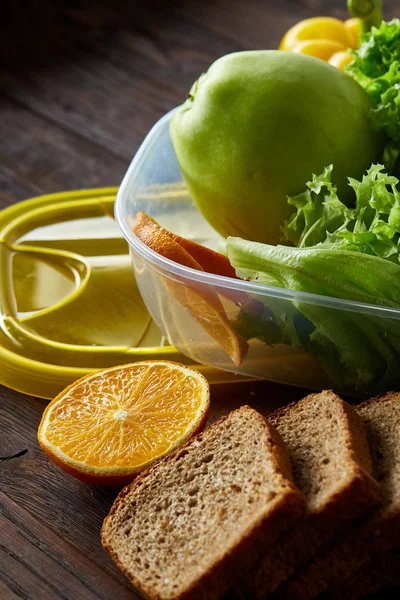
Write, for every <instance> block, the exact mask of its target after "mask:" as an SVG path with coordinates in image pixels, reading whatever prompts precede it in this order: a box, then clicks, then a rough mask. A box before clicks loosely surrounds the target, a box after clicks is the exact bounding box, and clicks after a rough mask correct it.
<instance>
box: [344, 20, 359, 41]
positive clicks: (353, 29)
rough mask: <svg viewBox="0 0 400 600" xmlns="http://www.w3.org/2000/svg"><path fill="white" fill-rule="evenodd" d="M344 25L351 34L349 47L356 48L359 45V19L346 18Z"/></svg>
mask: <svg viewBox="0 0 400 600" xmlns="http://www.w3.org/2000/svg"><path fill="white" fill-rule="evenodd" d="M344 26H345V27H346V29H347V31H348V32H349V33H350V35H351V39H352V43H351V44H350V46H349V48H358V47H359V45H360V37H359V36H360V19H356V18H354V19H347V21H345V22H344Z"/></svg>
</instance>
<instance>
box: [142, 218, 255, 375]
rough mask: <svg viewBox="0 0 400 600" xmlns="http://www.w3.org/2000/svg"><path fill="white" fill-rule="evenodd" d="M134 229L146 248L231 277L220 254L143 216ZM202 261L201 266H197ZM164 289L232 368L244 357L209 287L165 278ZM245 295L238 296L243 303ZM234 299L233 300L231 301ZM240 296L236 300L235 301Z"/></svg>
mask: <svg viewBox="0 0 400 600" xmlns="http://www.w3.org/2000/svg"><path fill="white" fill-rule="evenodd" d="M136 217H137V223H136V225H135V226H134V227H133V231H134V233H135V234H136V235H137V237H138V238H139V239H140V240H141V241H142V242H143V243H145V244H146V246H148V247H149V248H151V249H152V250H154V251H155V252H157V253H158V254H161V255H162V256H164V257H165V258H169V259H170V260H173V261H174V262H177V263H179V264H181V265H184V266H185V267H189V268H191V269H195V270H197V271H205V270H206V268H207V269H208V272H210V273H214V274H217V275H224V276H228V277H230V276H232V272H233V274H234V271H233V268H232V266H231V264H230V263H229V260H228V258H227V257H226V256H224V255H223V254H219V253H218V252H214V251H213V250H210V249H209V248H205V247H204V246H201V245H200V244H197V243H196V242H192V241H190V240H185V239H184V238H181V237H180V236H177V235H175V234H173V233H171V232H170V231H168V230H167V229H164V228H163V227H161V226H160V225H159V224H158V223H157V222H156V221H154V220H153V219H152V218H151V217H149V216H148V215H146V214H145V213H144V212H140V213H138V214H137V215H136ZM200 261H201V262H200ZM164 283H165V286H166V287H167V288H168V290H169V292H170V293H171V295H172V296H173V297H174V298H175V300H176V301H177V302H179V304H180V305H181V306H183V307H184V308H185V309H186V310H188V311H190V313H191V315H192V316H193V318H194V319H195V320H196V321H197V322H198V323H199V325H201V327H202V328H203V329H204V330H205V331H206V332H207V333H208V334H209V335H210V336H211V337H212V338H213V339H214V340H215V341H216V342H217V343H218V344H219V345H220V346H221V347H222V348H223V350H224V351H225V352H226V353H227V354H228V356H230V358H231V360H232V362H233V363H234V364H235V365H240V363H241V362H242V361H243V358H244V357H245V356H246V353H247V350H248V344H247V342H245V341H244V340H243V339H242V338H241V337H240V335H239V334H238V333H237V332H236V331H235V330H234V329H233V327H232V325H231V324H230V322H229V319H228V317H227V315H226V312H225V310H224V307H223V306H222V303H221V300H220V298H219V296H218V294H217V291H216V289H214V288H213V287H212V286H210V285H201V284H196V283H195V282H193V284H188V283H187V282H183V281H182V282H181V281H174V280H172V279H169V278H167V277H164ZM244 297H245V295H244V294H242V295H241V296H240V299H241V300H243V299H244ZM232 299H233V298H232ZM238 299H239V296H237V297H236V298H235V300H236V301H238Z"/></svg>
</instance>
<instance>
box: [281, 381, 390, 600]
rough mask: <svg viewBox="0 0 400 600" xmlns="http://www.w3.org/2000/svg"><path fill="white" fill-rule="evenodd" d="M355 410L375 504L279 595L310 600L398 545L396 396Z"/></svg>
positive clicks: (342, 582) (382, 397)
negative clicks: (377, 494)
mask: <svg viewBox="0 0 400 600" xmlns="http://www.w3.org/2000/svg"><path fill="white" fill-rule="evenodd" d="M355 408H356V411H357V413H358V414H359V416H360V417H361V418H362V419H363V422H364V425H365V428H366V431H367V438H368V443H369V446H370V449H371V458H372V468H373V474H374V476H375V478H376V480H377V481H378V482H379V485H380V504H379V505H378V507H377V508H375V509H374V510H372V511H371V512H370V513H368V514H367V515H366V517H365V518H364V519H361V520H360V521H359V522H358V523H356V524H355V525H354V526H353V527H350V528H349V529H348V530H346V532H345V534H344V535H343V536H341V537H340V538H339V539H338V540H337V541H335V543H333V544H332V545H331V546H329V547H328V548H326V549H325V550H324V551H323V552H321V553H320V554H319V555H318V556H317V557H315V560H313V561H311V562H310V563H309V564H307V565H306V567H305V568H304V569H303V570H302V571H300V572H299V573H297V574H296V577H294V578H293V579H292V580H290V581H289V582H288V583H287V585H286V586H285V590H284V596H283V594H282V597H289V598H291V599H293V600H312V599H313V598H316V597H317V596H318V595H319V594H320V593H322V592H326V591H327V590H328V589H331V588H334V587H336V586H338V585H345V581H346V580H347V579H349V580H350V579H351V578H352V577H353V576H354V575H355V574H356V573H357V571H359V569H361V568H362V567H363V566H364V565H366V564H367V563H368V561H370V562H371V564H373V563H374V562H375V561H376V560H377V559H378V558H379V556H380V555H381V554H385V553H390V552H391V550H392V549H393V548H395V547H396V546H397V545H398V543H399V540H400V392H390V393H387V394H382V395H380V396H378V397H376V398H372V399H371V400H368V401H366V402H364V403H363V404H360V405H359V406H357V407H355Z"/></svg>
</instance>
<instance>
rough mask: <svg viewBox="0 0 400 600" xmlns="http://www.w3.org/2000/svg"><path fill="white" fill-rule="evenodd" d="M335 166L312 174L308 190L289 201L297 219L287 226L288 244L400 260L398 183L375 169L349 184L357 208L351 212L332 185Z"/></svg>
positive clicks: (284, 228)
mask: <svg viewBox="0 0 400 600" xmlns="http://www.w3.org/2000/svg"><path fill="white" fill-rule="evenodd" d="M331 174H332V166H330V167H327V168H326V169H325V170H324V172H323V173H322V175H319V176H315V175H313V178H312V181H310V182H308V183H307V191H305V192H303V193H302V194H299V195H298V196H295V197H294V198H288V202H289V204H292V205H293V206H294V207H295V208H296V212H295V214H294V215H293V216H292V217H291V218H290V219H289V220H288V221H286V223H285V224H284V226H283V233H284V235H285V237H286V239H288V240H289V241H290V242H292V243H293V244H295V245H297V246H299V247H300V248H306V247H310V246H314V245H316V244H324V246H325V247H330V248H337V249H341V250H351V251H352V252H362V253H364V254H370V255H373V256H379V257H380V258H384V259H388V260H390V261H392V262H396V263H398V262H399V261H400V192H399V191H398V190H397V188H396V185H397V184H398V183H399V180H398V179H397V178H396V177H393V176H389V175H387V174H386V173H384V172H383V166H382V165H372V166H371V168H370V169H369V170H368V172H367V174H366V175H364V177H363V179H362V181H356V180H355V179H349V184H350V186H351V187H352V188H353V189H354V192H355V198H356V203H355V207H354V208H348V207H347V206H346V205H345V204H343V203H342V202H341V201H340V200H339V198H338V195H337V191H336V188H335V186H334V185H333V184H332V183H331Z"/></svg>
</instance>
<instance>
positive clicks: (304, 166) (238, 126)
mask: <svg viewBox="0 0 400 600" xmlns="http://www.w3.org/2000/svg"><path fill="white" fill-rule="evenodd" d="M368 108H369V101H368V97H367V95H366V93H365V92H364V90H363V89H362V88H361V86H360V85H359V84H358V83H356V82H355V81H354V80H353V79H352V78H351V77H350V76H348V75H347V74H346V73H343V72H341V71H340V70H339V69H336V68H335V67H332V66H331V65H329V64H327V63H326V62H324V61H322V60H319V59H317V58H313V57H310V56H305V55H302V54H295V53H292V52H282V51H275V50H263V51H251V52H238V53H234V54H228V55H227V56H224V57H222V58H220V59H219V60H217V61H216V62H215V63H214V64H213V65H212V66H211V67H210V69H209V70H208V72H207V73H205V74H203V75H202V76H201V77H200V79H199V80H198V81H197V82H196V83H195V84H194V85H193V87H192V89H191V90H190V93H189V97H188V99H187V100H186V102H185V103H184V104H183V105H182V106H180V107H179V108H178V109H177V110H176V112H175V113H174V115H173V118H172V121H171V127H170V133H171V139H172V143H173V146H174V149H175V152H176V155H177V157H178V161H179V164H180V167H181V171H182V174H183V177H184V179H185V181H186V183H187V186H188V188H189V191H190V193H191V194H192V196H193V199H194V201H195V202H196V204H197V206H198V208H199V209H200V211H201V212H202V213H203V215H204V216H205V218H206V219H207V220H208V221H209V223H210V224H211V225H212V226H213V227H214V228H215V229H216V230H217V231H218V232H219V233H221V234H222V235H223V236H224V237H227V236H229V235H233V236H240V237H243V238H245V239H249V240H255V241H259V242H266V243H269V244H276V243H278V242H279V240H280V238H281V226H282V224H283V222H284V220H285V219H286V218H287V217H288V216H289V214H290V213H291V211H292V210H293V208H291V207H290V206H289V204H288V203H287V196H288V195H290V196H294V195H296V194H298V193H300V192H302V191H304V189H305V184H306V182H307V181H309V180H310V179H311V176H312V174H313V173H321V172H322V171H323V169H324V167H326V166H327V165H330V164H333V165H334V170H333V172H334V183H335V184H336V185H337V186H338V191H339V195H340V198H341V200H342V201H343V202H346V203H349V202H351V200H352V196H351V189H350V188H349V187H348V185H347V177H355V178H358V179H359V178H361V176H362V174H363V173H364V172H365V171H366V169H367V168H368V167H370V165H371V163H373V162H376V161H379V159H380V158H381V154H382V147H383V141H382V137H381V136H380V135H379V134H377V133H376V132H375V131H374V130H373V129H372V126H371V124H370V122H369V119H368Z"/></svg>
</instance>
